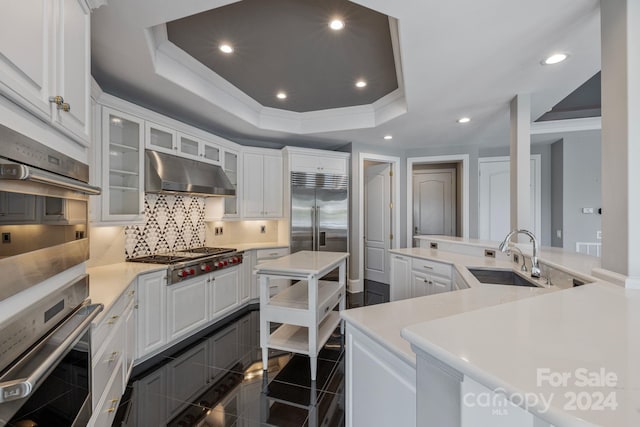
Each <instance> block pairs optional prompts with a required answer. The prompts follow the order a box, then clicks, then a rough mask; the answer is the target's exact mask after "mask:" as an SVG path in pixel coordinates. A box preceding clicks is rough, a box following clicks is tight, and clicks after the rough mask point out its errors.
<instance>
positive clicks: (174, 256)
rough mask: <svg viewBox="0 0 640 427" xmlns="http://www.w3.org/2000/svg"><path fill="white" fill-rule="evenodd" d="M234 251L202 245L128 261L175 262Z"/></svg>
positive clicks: (232, 250)
mask: <svg viewBox="0 0 640 427" xmlns="http://www.w3.org/2000/svg"><path fill="white" fill-rule="evenodd" d="M232 252H235V249H229V248H211V247H206V246H202V247H199V248H193V249H187V250H184V251H180V252H170V253H163V254H156V255H147V256H142V257H138V258H131V259H128V260H127V261H130V262H146V263H152V264H175V263H179V262H185V261H191V260H196V259H200V258H205V257H211V256H215V255H222V254H226V253H232Z"/></svg>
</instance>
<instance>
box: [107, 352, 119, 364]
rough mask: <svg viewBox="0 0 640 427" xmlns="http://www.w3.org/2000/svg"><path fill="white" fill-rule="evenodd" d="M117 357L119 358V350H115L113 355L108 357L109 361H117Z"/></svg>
mask: <svg viewBox="0 0 640 427" xmlns="http://www.w3.org/2000/svg"><path fill="white" fill-rule="evenodd" d="M117 358H118V352H117V351H114V352H113V353H111V357H109V358H108V359H107V363H112V362H115V361H116V359H117Z"/></svg>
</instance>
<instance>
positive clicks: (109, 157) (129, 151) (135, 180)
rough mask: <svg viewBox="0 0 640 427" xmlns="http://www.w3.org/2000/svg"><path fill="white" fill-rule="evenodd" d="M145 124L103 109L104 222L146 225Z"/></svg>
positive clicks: (122, 114)
mask: <svg viewBox="0 0 640 427" xmlns="http://www.w3.org/2000/svg"><path fill="white" fill-rule="evenodd" d="M143 129H144V121H143V120H142V119H140V118H138V117H135V116H132V115H130V114H126V113H122V112H120V111H117V110H113V109H110V108H107V107H103V108H102V162H103V164H102V195H101V196H100V197H101V200H102V218H101V220H102V222H114V221H115V222H118V221H124V222H125V223H127V224H131V223H134V222H142V221H143V219H144V217H143V214H144V175H143V173H144V156H143V154H144V153H143V144H142V138H143V134H144V130H143Z"/></svg>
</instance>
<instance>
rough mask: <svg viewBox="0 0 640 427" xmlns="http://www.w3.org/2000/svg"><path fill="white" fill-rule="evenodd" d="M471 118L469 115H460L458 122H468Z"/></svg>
mask: <svg viewBox="0 0 640 427" xmlns="http://www.w3.org/2000/svg"><path fill="white" fill-rule="evenodd" d="M470 121H471V119H470V118H469V117H460V118H459V119H458V123H469V122H470Z"/></svg>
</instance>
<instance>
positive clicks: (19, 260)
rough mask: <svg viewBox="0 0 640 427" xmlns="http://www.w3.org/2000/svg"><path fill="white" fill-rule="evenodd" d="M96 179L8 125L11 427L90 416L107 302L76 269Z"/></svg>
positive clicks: (1, 384) (2, 415) (5, 182)
mask: <svg viewBox="0 0 640 427" xmlns="http://www.w3.org/2000/svg"><path fill="white" fill-rule="evenodd" d="M88 178H89V169H88V166H87V165H86V164H84V163H82V162H79V161H77V160H75V159H73V158H71V157H69V156H66V155H64V154H62V153H59V152H57V151H56V150H53V149H51V148H49V147H47V146H45V145H43V144H41V143H39V142H37V141H34V140H32V139H30V138H28V137H26V136H24V135H22V134H20V133H17V132H15V131H13V130H11V129H9V128H7V127H4V126H2V125H0V307H5V308H8V310H7V309H5V310H0V425H2V426H4V425H8V426H25V425H28V426H37V425H47V426H81V425H82V426H84V425H86V424H87V422H88V420H89V417H90V416H91V393H90V391H91V375H90V373H91V339H90V326H91V322H92V320H93V319H94V318H95V316H97V315H98V313H99V312H100V311H101V310H102V305H99V304H94V305H91V304H90V303H89V300H88V295H89V278H88V276H87V275H86V274H81V272H82V271H83V269H82V268H75V269H71V267H74V266H76V265H78V264H81V263H83V262H84V261H86V260H87V259H88V258H89V229H88V227H89V220H88V217H89V215H88V201H89V195H91V194H100V190H99V189H98V188H97V187H93V186H91V185H89V184H87V182H88ZM66 270H69V271H68V272H66V273H65V274H60V273H63V272H65V271H66ZM74 276H76V277H75V278H74ZM45 282H46V286H44V283H45ZM41 284H42V285H43V286H39V287H38V285H41ZM32 287H33V288H32ZM29 288H32V289H29ZM18 308H19V309H18Z"/></svg>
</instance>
